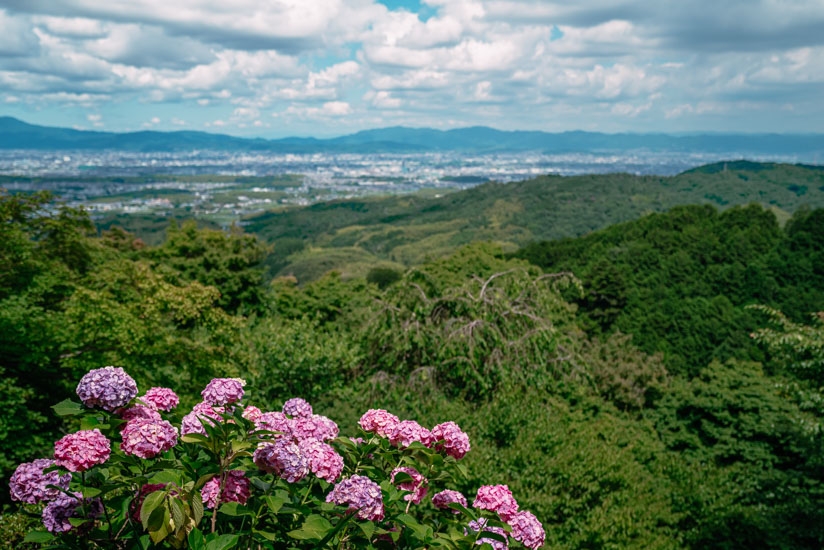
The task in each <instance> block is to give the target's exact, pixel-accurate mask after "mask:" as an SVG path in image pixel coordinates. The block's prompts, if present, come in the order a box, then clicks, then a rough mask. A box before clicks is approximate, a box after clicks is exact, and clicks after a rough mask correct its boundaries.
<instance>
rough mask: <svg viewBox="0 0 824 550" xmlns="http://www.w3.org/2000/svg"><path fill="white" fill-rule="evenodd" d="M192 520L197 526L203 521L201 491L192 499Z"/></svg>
mask: <svg viewBox="0 0 824 550" xmlns="http://www.w3.org/2000/svg"><path fill="white" fill-rule="evenodd" d="M192 519H193V520H194V522H195V525H198V524H199V523H200V520H202V519H203V497H201V495H200V492H199V491H198V492H197V493H195V494H194V496H193V497H192Z"/></svg>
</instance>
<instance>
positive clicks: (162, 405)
mask: <svg viewBox="0 0 824 550" xmlns="http://www.w3.org/2000/svg"><path fill="white" fill-rule="evenodd" d="M140 400H141V401H143V402H144V403H146V405H148V406H149V407H151V408H153V409H155V410H156V411H166V412H169V411H170V410H172V409H174V408H175V407H177V405H178V403H180V398H179V397H178V396H177V394H176V393H175V392H174V391H173V390H171V389H169V388H149V389H148V390H146V394H145V395H144V396H143V397H141V398H140Z"/></svg>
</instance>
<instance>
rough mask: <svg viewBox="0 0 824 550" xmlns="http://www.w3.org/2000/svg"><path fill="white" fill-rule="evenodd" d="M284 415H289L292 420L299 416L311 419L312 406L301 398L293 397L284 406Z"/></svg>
mask: <svg viewBox="0 0 824 550" xmlns="http://www.w3.org/2000/svg"><path fill="white" fill-rule="evenodd" d="M283 414H288V415H289V416H291V417H292V418H295V417H298V416H302V417H306V418H309V417H311V416H312V405H310V404H309V403H308V402H307V401H305V400H303V399H301V398H300V397H293V398H292V399H289V400H288V401H286V403H284V404H283Z"/></svg>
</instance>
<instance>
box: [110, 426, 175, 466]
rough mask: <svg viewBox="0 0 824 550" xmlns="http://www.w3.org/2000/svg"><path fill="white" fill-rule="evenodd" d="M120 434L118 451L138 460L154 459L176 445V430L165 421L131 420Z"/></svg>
mask: <svg viewBox="0 0 824 550" xmlns="http://www.w3.org/2000/svg"><path fill="white" fill-rule="evenodd" d="M121 434H122V435H123V443H121V444H120V450H121V451H123V452H124V453H126V454H127V455H134V456H137V457H140V458H147V459H148V458H154V457H156V456H157V455H159V454H160V453H163V452H166V451H168V450H169V449H171V448H172V447H174V446H175V445H177V428H175V427H174V426H172V425H171V423H169V422H168V421H166V420H146V419H142V418H140V419H136V420H131V421H129V422H127V423H126V427H125V428H124V429H123V431H122V432H121Z"/></svg>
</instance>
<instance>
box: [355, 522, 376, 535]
mask: <svg viewBox="0 0 824 550" xmlns="http://www.w3.org/2000/svg"><path fill="white" fill-rule="evenodd" d="M357 526H358V527H360V530H361V531H363V534H364V535H366V538H367V539H369V540H372V535H374V534H375V524H374V523H372V522H371V521H364V522H358V523H357Z"/></svg>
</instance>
